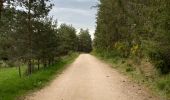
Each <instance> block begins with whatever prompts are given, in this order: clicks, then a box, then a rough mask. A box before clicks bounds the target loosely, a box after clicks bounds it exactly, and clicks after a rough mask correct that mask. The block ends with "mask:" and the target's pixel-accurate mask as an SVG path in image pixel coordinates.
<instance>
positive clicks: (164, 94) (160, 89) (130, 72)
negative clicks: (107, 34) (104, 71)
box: [92, 52, 170, 100]
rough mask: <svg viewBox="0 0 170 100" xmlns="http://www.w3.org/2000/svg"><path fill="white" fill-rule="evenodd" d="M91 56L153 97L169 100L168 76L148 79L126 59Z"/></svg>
mask: <svg viewBox="0 0 170 100" xmlns="http://www.w3.org/2000/svg"><path fill="white" fill-rule="evenodd" d="M92 55H94V56H96V57H98V58H99V59H101V60H103V61H105V62H107V63H109V64H110V65H112V67H113V68H115V69H117V70H118V71H119V72H120V73H122V74H124V75H127V76H128V77H129V78H130V79H131V80H132V81H134V82H135V83H137V84H140V85H144V86H145V87H147V88H149V90H151V92H152V93H153V94H154V95H156V96H158V95H159V97H160V98H163V100H170V74H168V75H160V74H154V75H153V77H148V76H147V75H146V74H145V73H143V72H142V71H141V70H140V68H139V66H137V65H135V64H134V65H132V64H129V63H127V62H128V61H127V60H128V59H122V58H120V57H118V56H113V57H111V55H112V54H105V53H101V54H99V53H96V52H92ZM141 67H144V65H141Z"/></svg>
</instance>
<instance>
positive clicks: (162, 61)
mask: <svg viewBox="0 0 170 100" xmlns="http://www.w3.org/2000/svg"><path fill="white" fill-rule="evenodd" d="M169 51H170V48H169V49H162V48H161V49H157V50H153V51H151V52H150V53H149V57H150V59H151V61H152V62H153V63H154V64H155V67H156V68H157V69H159V71H160V72H161V74H167V73H169V72H170V52H169Z"/></svg>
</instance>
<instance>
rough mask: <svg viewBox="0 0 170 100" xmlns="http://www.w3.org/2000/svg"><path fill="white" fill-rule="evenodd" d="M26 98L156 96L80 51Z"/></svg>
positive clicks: (128, 99) (139, 99) (145, 99)
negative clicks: (70, 61)
mask: <svg viewBox="0 0 170 100" xmlns="http://www.w3.org/2000/svg"><path fill="white" fill-rule="evenodd" d="M25 100H158V99H156V98H155V97H153V96H151V94H150V93H148V92H147V91H146V90H145V89H144V88H142V87H141V86H139V85H137V84H135V83H132V82H130V81H129V80H128V79H127V78H126V77H125V76H124V75H122V74H120V73H118V72H117V71H116V70H115V69H113V68H111V67H110V66H109V65H107V64H105V63H103V62H101V61H100V60H98V59H97V58H95V57H94V56H92V55H90V54H81V55H80V56H79V57H78V58H77V59H76V60H75V62H74V63H72V64H71V65H70V66H69V67H68V68H67V69H66V70H65V71H64V72H63V74H61V75H60V76H59V77H56V78H55V80H53V81H52V82H51V84H49V86H47V87H45V88H44V89H42V90H40V91H38V92H35V93H33V94H31V95H30V96H28V97H26V99H25Z"/></svg>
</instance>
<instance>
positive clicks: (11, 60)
mask: <svg viewBox="0 0 170 100" xmlns="http://www.w3.org/2000/svg"><path fill="white" fill-rule="evenodd" d="M0 4H1V5H0V16H1V17H0V62H1V65H0V66H1V67H3V66H4V67H5V66H6V67H13V66H20V65H19V64H23V63H24V64H27V66H28V70H27V74H31V73H32V72H33V70H34V66H35V65H36V66H38V69H39V66H40V65H42V64H43V66H44V67H47V66H50V65H52V64H54V63H55V62H56V61H57V59H58V58H59V57H60V56H64V55H68V54H70V53H71V52H90V51H91V50H92V46H91V43H92V40H91V36H90V35H89V31H88V30H83V29H81V30H80V33H79V34H77V31H76V29H75V28H74V27H73V26H72V25H67V24H61V25H60V26H59V27H58V26H57V20H54V19H53V18H52V17H50V16H49V15H48V14H49V12H50V10H51V9H52V7H53V4H52V3H51V2H50V1H49V0H1V1H0ZM82 43H83V45H81V44H82Z"/></svg>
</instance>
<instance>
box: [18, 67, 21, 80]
mask: <svg viewBox="0 0 170 100" xmlns="http://www.w3.org/2000/svg"><path fill="white" fill-rule="evenodd" d="M18 72H19V77H20V78H21V66H20V65H18Z"/></svg>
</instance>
